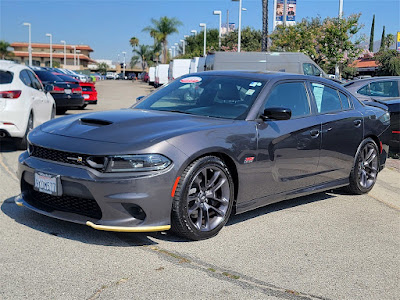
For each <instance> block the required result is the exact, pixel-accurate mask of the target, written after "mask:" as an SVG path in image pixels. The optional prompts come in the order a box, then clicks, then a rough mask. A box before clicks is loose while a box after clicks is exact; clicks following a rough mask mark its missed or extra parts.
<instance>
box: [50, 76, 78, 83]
mask: <svg viewBox="0 0 400 300" xmlns="http://www.w3.org/2000/svg"><path fill="white" fill-rule="evenodd" d="M54 75H56V74H54ZM56 76H57V77H60V78H61V79H62V80H64V81H67V82H74V83H79V81H78V80H76V79H75V78H73V77H71V76H68V75H61V74H57V75H56Z"/></svg>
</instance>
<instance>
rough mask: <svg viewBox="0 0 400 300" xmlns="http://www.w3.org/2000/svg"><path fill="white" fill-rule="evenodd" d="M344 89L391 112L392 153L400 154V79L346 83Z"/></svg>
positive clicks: (390, 143) (363, 80) (370, 79)
mask: <svg viewBox="0 0 400 300" xmlns="http://www.w3.org/2000/svg"><path fill="white" fill-rule="evenodd" d="M344 87H345V88H347V89H348V90H349V91H350V92H352V93H353V94H355V95H356V97H357V98H358V99H360V100H362V101H365V103H367V104H368V105H370V106H376V107H382V108H386V109H387V110H388V111H389V113H390V131H391V134H392V137H391V139H390V142H389V145H390V151H392V152H394V153H400V77H399V76H385V77H371V78H366V79H361V80H355V81H352V82H349V83H346V84H345V85H344Z"/></svg>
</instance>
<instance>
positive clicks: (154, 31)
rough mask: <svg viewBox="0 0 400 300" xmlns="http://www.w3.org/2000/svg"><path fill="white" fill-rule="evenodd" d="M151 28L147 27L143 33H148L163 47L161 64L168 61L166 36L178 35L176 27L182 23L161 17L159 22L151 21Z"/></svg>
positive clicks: (174, 19)
mask: <svg viewBox="0 0 400 300" xmlns="http://www.w3.org/2000/svg"><path fill="white" fill-rule="evenodd" d="M151 23H152V24H153V25H152V26H147V27H145V28H144V29H143V31H146V32H149V33H150V36H151V37H153V38H155V39H156V40H157V41H159V42H160V43H161V44H162V46H163V51H162V53H163V63H166V62H167V60H168V40H167V39H168V36H170V35H171V34H173V33H178V32H179V31H178V27H179V26H181V25H182V22H181V21H179V20H178V19H176V18H171V19H170V18H168V17H161V18H160V19H159V20H156V19H151Z"/></svg>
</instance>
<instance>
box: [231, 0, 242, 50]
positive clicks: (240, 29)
mask: <svg viewBox="0 0 400 300" xmlns="http://www.w3.org/2000/svg"><path fill="white" fill-rule="evenodd" d="M232 1H239V30H238V51H237V52H240V44H241V41H242V0H232Z"/></svg>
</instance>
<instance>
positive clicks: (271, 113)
mask: <svg viewBox="0 0 400 300" xmlns="http://www.w3.org/2000/svg"><path fill="white" fill-rule="evenodd" d="M291 117H292V111H291V110H290V109H289V108H284V107H270V108H267V109H265V110H264V113H263V114H262V115H261V118H262V119H263V120H267V119H270V120H289V119H290V118H291Z"/></svg>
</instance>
